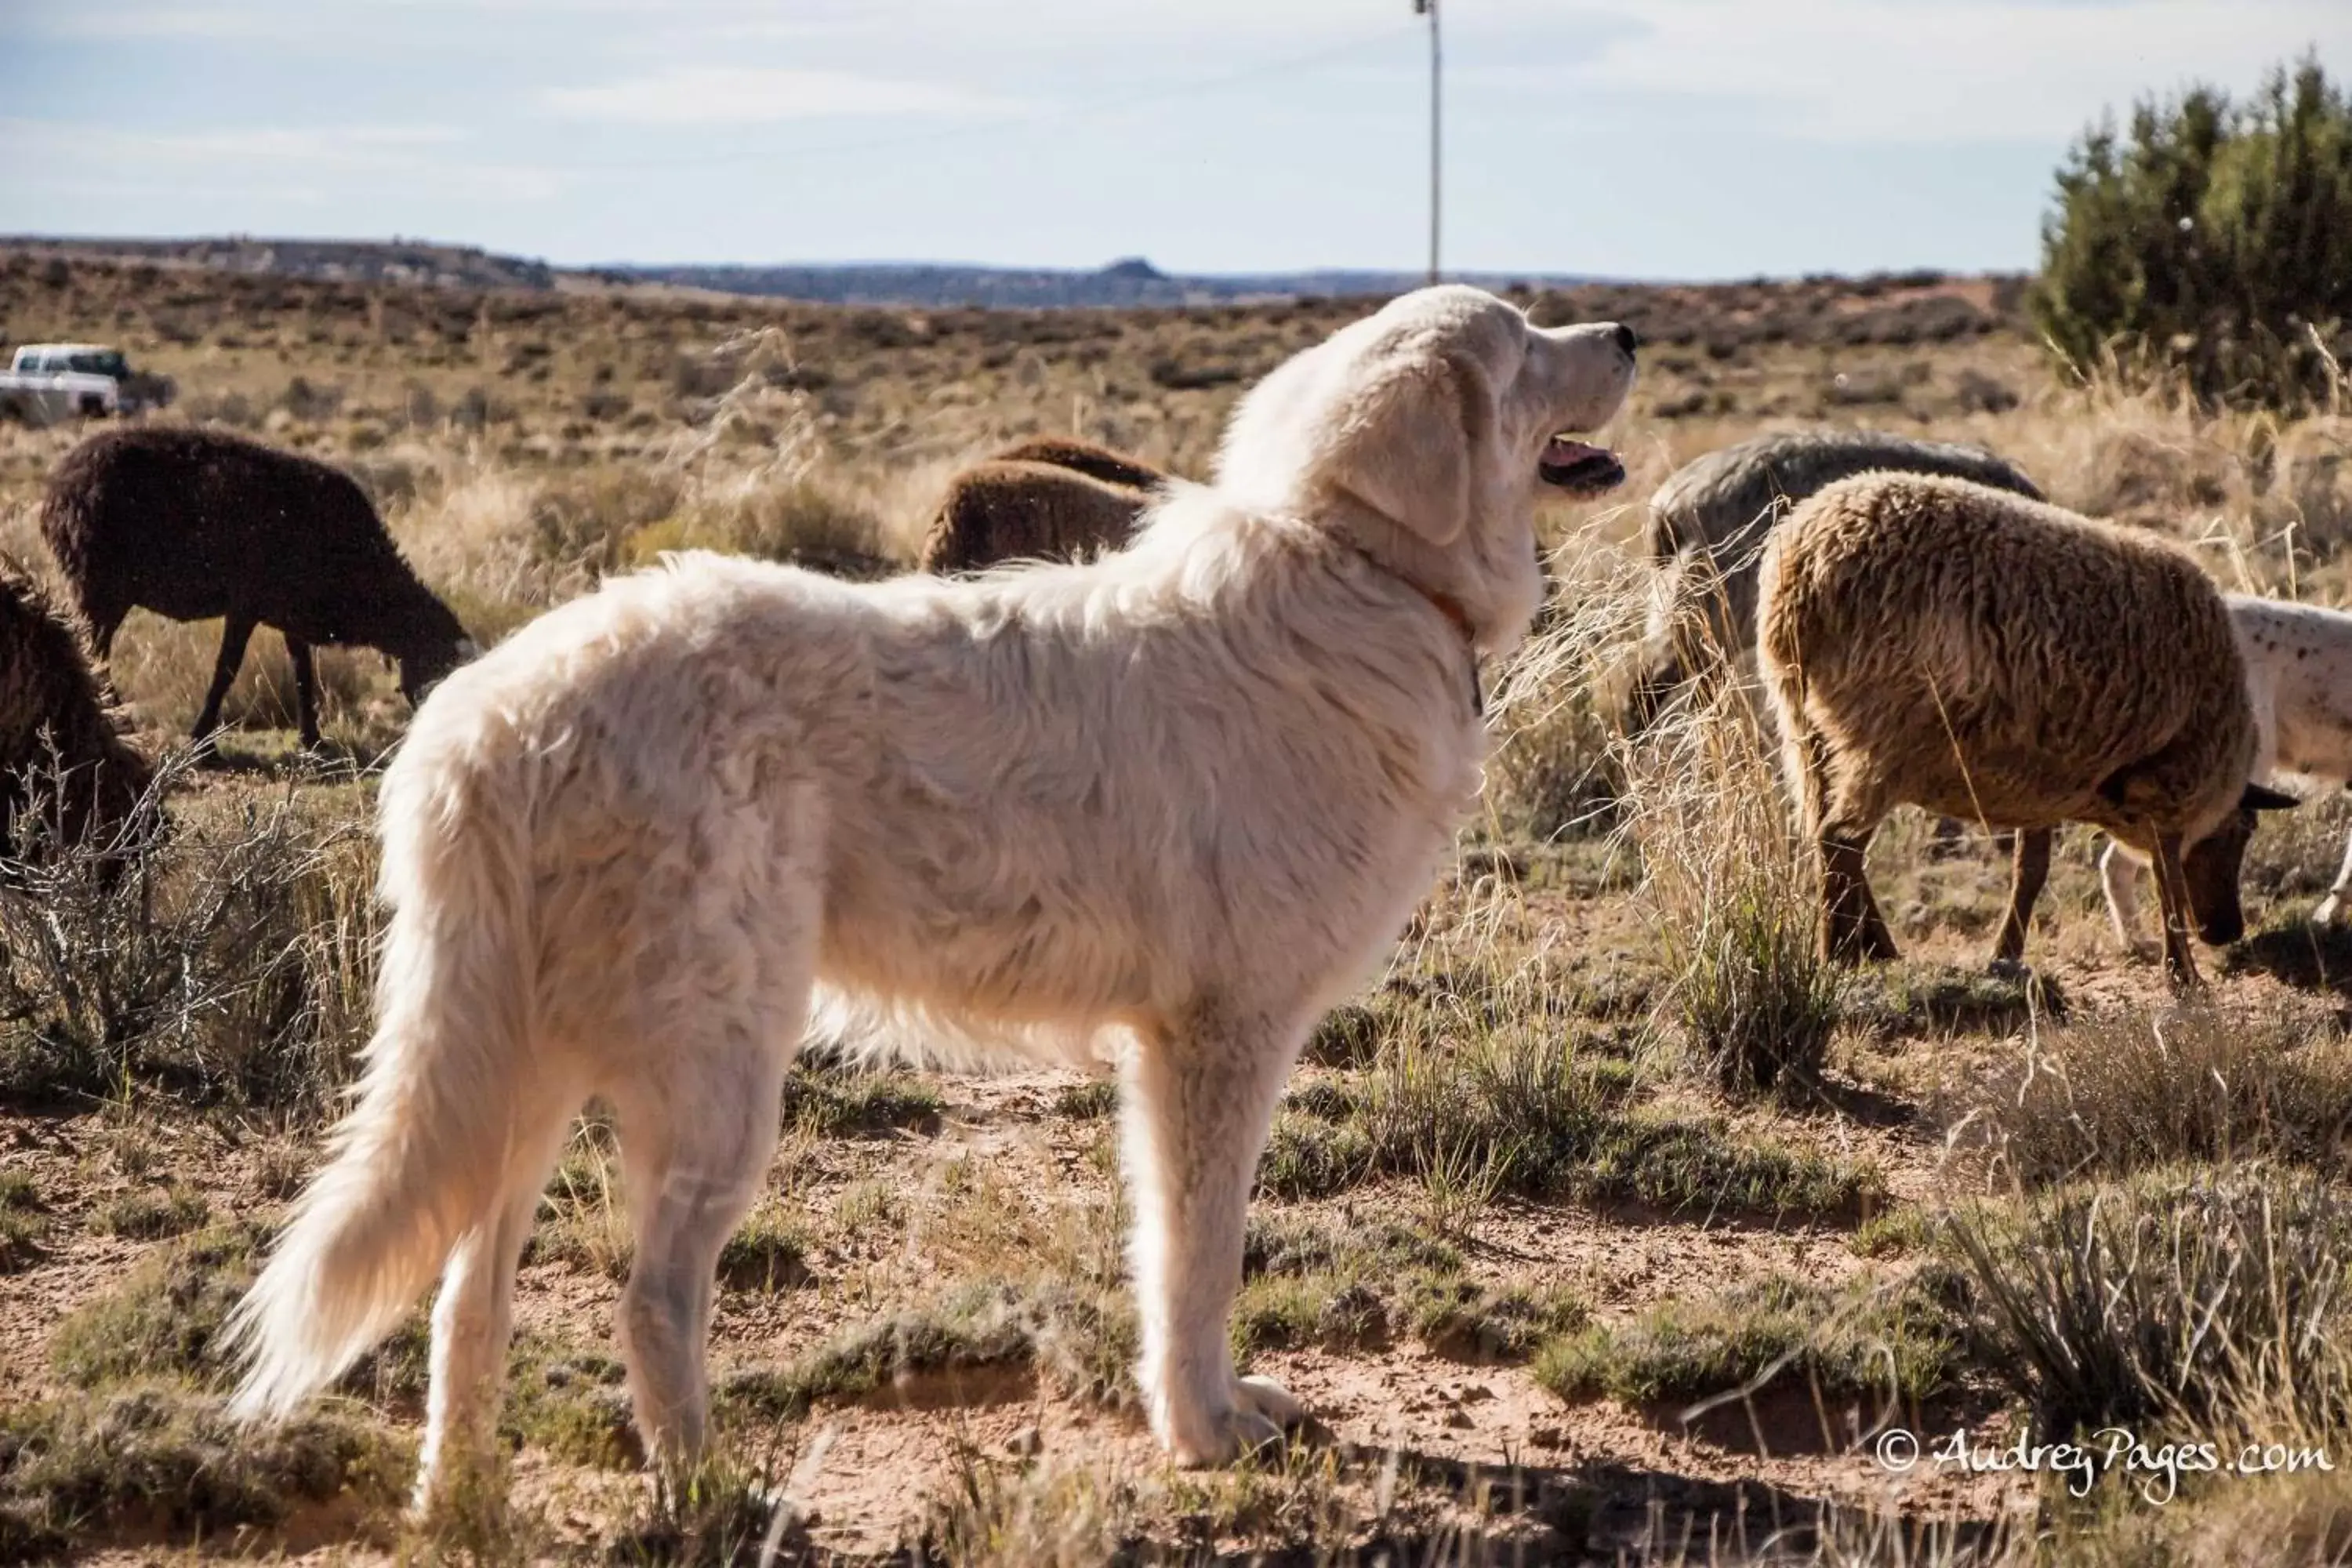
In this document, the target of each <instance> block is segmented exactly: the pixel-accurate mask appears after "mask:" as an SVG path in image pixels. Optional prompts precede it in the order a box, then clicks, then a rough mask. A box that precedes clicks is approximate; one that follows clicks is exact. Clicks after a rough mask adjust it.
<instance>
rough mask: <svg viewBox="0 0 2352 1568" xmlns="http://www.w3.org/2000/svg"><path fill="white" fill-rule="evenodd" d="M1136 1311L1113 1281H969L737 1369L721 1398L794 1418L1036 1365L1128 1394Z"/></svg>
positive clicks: (1114, 1398) (1103, 1399) (1081, 1384)
mask: <svg viewBox="0 0 2352 1568" xmlns="http://www.w3.org/2000/svg"><path fill="white" fill-rule="evenodd" d="M1135 1345H1136V1330H1135V1321H1134V1310H1133V1307H1132V1304H1131V1303H1130V1302H1129V1300H1127V1297H1126V1294H1125V1292H1124V1291H1123V1290H1121V1289H1118V1287H1116V1286H1115V1285H1102V1284H1069V1283H1065V1282H1061V1281H1057V1280H1050V1279H1032V1280H1023V1281H1008V1280H1003V1279H982V1280H974V1281H971V1282H967V1283H965V1284H962V1285H959V1286H957V1287H955V1288H954V1289H950V1290H948V1291H947V1292H945V1293H944V1294H942V1295H940V1296H939V1297H936V1298H934V1299H932V1300H928V1301H923V1302H919V1303H917V1304H915V1305H913V1306H910V1307H908V1308H905V1309H903V1310H898V1311H896V1312H891V1313H887V1314H885V1315H883V1316H881V1317H878V1318H874V1319H869V1320H868V1321H865V1322H862V1323H858V1324H855V1325H852V1326H851V1327H849V1328H847V1329H845V1330H844V1331H841V1332H840V1333H838V1334H836V1335H835V1336H834V1337H833V1338H832V1339H831V1340H829V1341H827V1342H825V1343H824V1344H822V1345H819V1346H817V1347H816V1348H815V1349H814V1350H812V1351H810V1352H808V1353H807V1354H806V1355H804V1356H803V1357H801V1358H800V1359H799V1360H798V1361H796V1362H794V1363H792V1364H791V1365H790V1366H787V1367H783V1368H780V1369H775V1368H762V1369H754V1370H750V1371H745V1372H740V1373H736V1374H734V1375H733V1376H732V1377H730V1378H728V1379H727V1380H726V1381H725V1382H724V1383H723V1384H721V1385H720V1387H719V1404H720V1405H721V1406H722V1407H728V1406H731V1407H733V1408H734V1409H736V1410H738V1411H742V1412H747V1413H751V1414H753V1415H760V1416H764V1417H766V1418H769V1419H772V1420H782V1421H798V1420H801V1419H802V1418H803V1417H805V1416H806V1415H808V1413H809V1412H810V1411H811V1410H812V1409H814V1407H815V1406H816V1405H820V1404H822V1403H824V1402H825V1401H828V1400H837V1399H857V1398H863V1397H865V1396H866V1395H868V1394H878V1393H880V1392H881V1391H883V1390H885V1389H887V1388H889V1387H891V1386H892V1385H893V1384H906V1383H908V1382H910V1381H912V1380H915V1379H918V1378H921V1377H926V1376H942V1375H944V1376H952V1375H953V1374H955V1373H979V1372H986V1371H1000V1372H1035V1373H1039V1374H1041V1375H1043V1376H1045V1378H1047V1379H1049V1380H1050V1381H1051V1382H1052V1383H1053V1384H1055V1386H1056V1387H1058V1388H1060V1389H1062V1390H1063V1391H1064V1392H1065V1393H1067V1394H1072V1395H1074V1396H1076V1397H1079V1398H1084V1399H1088V1400H1092V1401H1095V1402H1097V1403H1101V1404H1119V1403H1122V1402H1124V1400H1125V1398H1126V1391H1127V1381H1128V1368H1129V1365H1130V1364H1131V1363H1132V1362H1133V1361H1134V1357H1135Z"/></svg>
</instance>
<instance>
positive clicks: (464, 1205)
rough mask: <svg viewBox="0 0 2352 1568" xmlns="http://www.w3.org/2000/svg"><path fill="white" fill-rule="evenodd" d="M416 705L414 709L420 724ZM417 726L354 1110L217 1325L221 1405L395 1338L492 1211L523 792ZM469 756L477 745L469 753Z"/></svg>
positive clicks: (507, 1058)
mask: <svg viewBox="0 0 2352 1568" xmlns="http://www.w3.org/2000/svg"><path fill="white" fill-rule="evenodd" d="M427 719H428V715H427V714H424V713H421V714H420V715H419V721H420V725H423V724H424V723H425V722H426V721H427ZM449 738H452V737H447V736H446V734H445V735H436V736H432V737H427V736H425V735H421V734H418V733H416V732H415V731H412V733H411V736H410V739H409V744H408V746H407V748H406V749H404V752H403V753H402V755H401V756H400V758H399V759H398V760H397V761H396V762H395V763H394V766H393V768H392V770H391V773H389V774H388V775H387V777H386V779H385V782H384V789H383V807H382V823H383V846H384V860H383V894H384V896H385V898H386V900H388V901H389V902H390V903H391V904H392V906H393V913H392V918H391V924H390V929H389V931H387V933H386V937H385V942H384V947H383V964H382V968H381V970H380V972H379V975H378V979H377V984H376V1029H375V1034H374V1037H373V1038H372V1039H371V1040H370V1041H369V1043H368V1046H367V1048H366V1051H365V1053H364V1058H363V1059H364V1060H365V1063H366V1068H365V1071H364V1073H363V1074H362V1078H361V1081H360V1084H359V1089H358V1103H357V1105H356V1106H354V1107H353V1109H352V1111H351V1112H350V1114H349V1115H348V1116H346V1117H345V1118H344V1119H343V1121H342V1123H341V1125H340V1126H339V1127H338V1128H337V1129H336V1130H335V1132H334V1135H333V1138H332V1140H331V1144H330V1158H329V1161H328V1163H327V1164H326V1165H325V1167H324V1168H323V1169H321V1170H320V1172H319V1173H318V1174H317V1175H316V1176H314V1177H313V1178H312V1179H311V1182H310V1185H309V1187H308V1188H306V1189H305V1190H304V1192H303V1194H302V1195H301V1196H300V1198H299V1199H298V1200H297V1201H296V1203H295V1205H294V1211H293V1215H292V1218H291V1219H290V1221H289V1224H288V1225H287V1227H286V1230H285V1232H284V1234H283V1235H282V1236H281V1237H279V1239H278V1244H277V1246H276V1247H275V1248H274V1250H273V1251H272V1252H271V1254H270V1257H269V1260H268V1265H267V1266H266V1267H265V1268H263V1269H262V1271H261V1276H260V1278H259V1279H257V1280H256V1281H255V1282H254V1284H253V1288H252V1289H251V1290H249V1291H248V1292H247V1295H246V1297H245V1300H243V1301H241V1302H240V1303H238V1305H237V1307H236V1311H235V1312H234V1313H233V1314H232V1316H231V1318H230V1320H229V1324H228V1333H229V1337H230V1342H231V1343H232V1344H233V1345H234V1346H235V1348H236V1352H237V1354H238V1355H239V1357H240V1359H241V1360H242V1362H243V1365H244V1376H243V1379H242V1381H241V1383H240V1384H239V1386H238V1388H237V1392H236V1397H235V1400H234V1402H233V1403H232V1405H231V1409H232V1410H233V1411H234V1412H235V1413H236V1415H239V1416H240V1417H242V1418H246V1419H256V1418H266V1417H271V1416H277V1415H285V1414H287V1413H288V1412H289V1411H291V1410H292V1409H293V1408H294V1407H295V1406H297V1405H299V1404H300V1403H301V1402H302V1401H303V1400H304V1399H305V1398H307V1397H308V1396H309V1395H310V1394H314V1393H316V1392H317V1391H318V1390H319V1389H320V1388H322V1387H324V1386H325V1385H326V1384H328V1383H330V1382H331V1381H332V1380H333V1379H335V1378H336V1377H337V1376H339V1375H341V1373H343V1372H344V1371H345V1370H346V1369H347V1368H348V1367H350V1365H351V1364H352V1363H353V1362H354V1361H356V1360H358V1359H359V1357H360V1356H361V1355H362V1354H363V1353H365V1352H367V1350H368V1349H369V1348H370V1347H372V1346H373V1344H374V1343H375V1342H377V1341H378V1340H380V1339H382V1338H383V1335H384V1334H386V1333H387V1332H389V1331H391V1330H392V1328H393V1327H394V1324H396V1323H397V1322H398V1321H399V1320H400V1318H401V1317H402V1315H403V1314H404V1312H405V1311H406V1310H408V1308H409V1306H410V1305H411V1303H413V1302H414V1301H415V1299H416V1297H417V1296H418V1294H419V1293H420V1292H422V1291H423V1289H425V1286H426V1285H427V1284H428V1283H430V1282H431V1280H432V1279H433V1278H434V1276H435V1275H436V1274H438V1273H439V1272H440V1270H441V1268H442V1266H443V1264H444V1263H446V1261H447V1259H448V1257H449V1254H450V1252H451V1251H452V1250H453V1249H454V1248H455V1247H456V1246H457V1242H458V1241H459V1239H460V1238H462V1237H464V1236H465V1235H466V1234H467V1232H468V1231H470V1230H472V1229H473V1228H474V1227H476V1226H481V1225H486V1224H494V1223H495V1222H496V1219H497V1216H498V1215H499V1210H500V1208H501V1206H502V1205H503V1204H504V1202H505V1193H504V1189H505V1187H506V1185H507V1184H508V1180H509V1165H510V1163H511V1156H510V1152H511V1150H512V1149H513V1147H514V1145H515V1142H516V1138H517V1135H518V1134H519V1133H520V1132H521V1131H525V1130H523V1129H520V1128H519V1127H517V1126H516V1125H515V1121H514V1119H515V1117H516V1116H517V1115H518V1114H519V1113H520V1111H521V1110H522V1108H523V1107H525V1106H528V1105H530V1104H531V1103H533V1102H534V1101H535V1100H538V1099H539V1098H540V1097H538V1096H535V1095H533V1094H531V1093H530V1085H529V1083H528V1081H527V1080H528V1079H529V1077H530V1074H531V1072H532V1063H531V1054H532V1053H531V1018H530V1007H531V1002H530V998H531V993H532V984H533V982H532V975H533V971H534V963H533V950H534V945H535V944H534V941H533V937H532V933H531V925H532V911H531V910H530V895H529V889H530V880H529V861H528V842H527V826H528V820H529V818H528V813H529V805H528V791H527V790H522V789H516V788H514V787H511V784H509V782H507V781H502V780H499V779H498V778H495V777H490V776H486V775H487V773H489V772H491V771H492V770H488V769H486V768H484V767H483V766H481V765H480V757H479V754H478V752H475V751H474V748H470V747H467V746H464V745H447V744H436V743H433V742H438V741H442V740H445V739H449ZM468 752H474V754H472V755H468Z"/></svg>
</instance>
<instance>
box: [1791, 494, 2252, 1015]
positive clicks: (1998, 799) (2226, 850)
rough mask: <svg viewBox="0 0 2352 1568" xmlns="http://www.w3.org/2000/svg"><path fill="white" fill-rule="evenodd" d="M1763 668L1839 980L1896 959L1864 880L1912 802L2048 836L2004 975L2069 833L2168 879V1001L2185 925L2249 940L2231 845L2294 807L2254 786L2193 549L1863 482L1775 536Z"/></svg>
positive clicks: (2216, 597)
mask: <svg viewBox="0 0 2352 1568" xmlns="http://www.w3.org/2000/svg"><path fill="white" fill-rule="evenodd" d="M1758 656H1759V661H1760V663H1761V665H1762V668H1763V675H1764V679H1765V684H1766V688H1767V690H1768V693H1769V696H1770V699H1771V701H1772V705H1773V710H1774V715H1775V717H1776V719H1777V720H1778V721H1779V724H1780V735H1781V738H1782V747H1783V753H1784V757H1785V761H1786V765H1787V769H1788V773H1789V775H1790V784H1791V785H1792V786H1793V787H1794V788H1795V789H1796V791H1797V793H1798V795H1799V796H1800V798H1801V803H1802V808H1803V813H1804V822H1805V830H1806V833H1807V835H1808V836H1809V837H1811V838H1812V840H1813V841H1814V843H1815V844H1816V846H1817V847H1818V849H1819V852H1820V855H1821V863H1822V913H1823V927H1822V944H1823V948H1824V951H1825V952H1827V953H1828V955H1829V956H1831V957H1832V958H1833V959H1837V960H1840V961H1845V962H1851V961H1853V960H1855V959H1886V958H1892V957H1894V956H1895V941H1894V938H1893V937H1892V936H1891V935H1890V934H1889V933H1888V931H1887V929H1886V922H1885V919H1884V918H1883V917H1882V916H1881V915H1880V913H1879V910H1878V905H1877V901H1876V900H1874V899H1873V898H1872V896H1871V892H1870V885H1869V883H1868V881H1867V880H1866V879H1865V878H1864V868H1863V858H1864V852H1865V851H1866V850H1867V849H1868V847H1869V845H1870V839H1871V836H1872V834H1873V833H1874V832H1875V831H1876V829H1877V826H1878V824H1879V822H1880V820H1881V819H1882V818H1884V817H1885V815H1886V813H1887V811H1888V810H1890V809H1891V808H1892V807H1894V806H1895V805H1899V804H1902V803H1906V802H1908V803H1911V804H1913V805H1921V806H1925V807H1927V809H1928V810H1930V811H1937V812H1942V813H1944V814H1945V815H1946V816H1955V817H1959V818H1962V819H1964V820H1969V821H1975V822H1981V823H1984V824H1986V825H1987V826H1995V827H2010V828H2017V829H2021V830H2024V829H2031V830H2033V831H2021V832H2020V833H2019V834H2018V840H2017V849H2016V875H2015V881H2014V884H2013V886H2012V887H2011V899H2010V910H2009V915H2008V919H2007V921H2005V922H2004V924H2003V926H2002V930H2001V934H2000V944H1999V947H1998V949H1997V950H1996V955H1995V963H1996V964H1999V965H2003V966H2006V965H2010V964H2014V963H2016V961H2017V959H2018V958H2019V957H2020V955H2021V953H2022V952H2023V949H2024V942H2025V926H2026V921H2027V920H2028V918H2029V917H2030V916H2031V914H2032V908H2033V903H2034V900H2036V899H2037V898H2038V897H2039V896H2040V894H2041V890H2042V881H2043V879H2044V878H2045V877H2046V876H2047V874H2048V871H2049V852H2050V833H2049V831H2048V830H2049V828H2050V827H2051V826H2053V824H2056V823H2058V822H2062V821H2065V822H2086V823H2090V824H2093V825H2095V826H2099V827H2103V828H2105V829H2106V830H2107V832H2108V833H2110V834H2112V835H2113V836H2114V837H2116V840H2117V841H2118V842H2120V843H2123V844H2126V845H2128V846H2130V847H2132V848H2133V850H2134V851H2135V852H2136V853H2137V854H2139V855H2142V856H2146V857H2149V858H2153V860H2154V862H2155V864H2156V868H2157V887H2158V895H2159V897H2160V899H2161V900H2162V903H2163V909H2164V925H2165V961H2166V968H2167V970H2168V973H2169V974H2170V976H2171V978H2172V979H2173V981H2174V982H2175V983H2176V984H2181V985H2190V984H2195V983H2196V979H2197V970H2196V963H2195V961H2194V959H2193V957H2192V956H2191V953H2190V951H2189V940H2188V932H2189V917H2190V915H2191V913H2192V912H2193V913H2194V914H2195V916H2196V918H2197V919H2198V921H2199V923H2200V934H2201V935H2202V936H2203V937H2204V939H2205V940H2206V941H2207V942H2211V943H2214V944H2216V945H2219V944H2221V943H2224V942H2232V941H2235V940H2236V939H2237V937H2238V936H2239V934H2240V933H2241V932H2242V931H2243V928H2244V921H2243V916H2242V913H2241V911H2240V910H2239V906H2238V889H2237V882H2236V878H2235V876H2234V874H2233V873H2234V870H2235V867H2236V860H2237V857H2236V854H2235V853H2234V836H2235V835H2239V834H2242V833H2244V832H2247V831H2250V830H2251V827H2252V816H2251V813H2252V811H2253V810H2255V809H2260V808H2263V807H2265V806H2269V805H2280V804H2285V803H2286V802H2285V797H2284V796H2280V795H2272V794H2270V792H2268V791H2265V790H2262V789H2260V788H2257V787H2250V785H2249V784H2248V777H2249V774H2250V773H2251V770H2252V767H2253V764H2254V761H2255V725H2254V718H2253V714H2252V709H2251V707H2250V705H2249V703H2248V700H2247V697H2246V676H2245V666H2244V662H2243V661H2242V658H2240V657H2239V652H2238V646H2237V639H2236V636H2235V634H2234V633H2233V632H2232V630H2231V621H2230V613H2229V610H2228V607H2227V606H2226V605H2224V604H2223V602H2222V598H2221V591H2220V590H2219V589H2218V588H2216V587H2215V586H2214V585H2213V583H2212V582H2211V580H2210V578H2208V577H2207V576H2206V575H2205V574H2204V572H2203V571H2202V570H2200V568H2199V566H2198V564H2197V562H2196V560H2195V559H2194V558H2193V557H2191V556H2190V555H2189V552H2187V551H2186V550H2183V549H2181V548H2180V547H2179V546H2178V545H2176V544H2173V543H2171V542H2168V541H2165V540H2162V539H2158V538H2157V537H2155V536H2153V535H2151V534H2149V533H2147V532H2145V531H2137V530H2132V529H2126V528H2124V527H2121V526H2118V525H2116V524H2113V523H2106V522H2095V521H2091V520H2089V519H2087V518H2081V517H2076V516H2074V514H2073V513H2070V512H2066V511H2063V510H2060V509H2058V508H2056V507H2053V506H2048V505H2045V504H2042V503H2041V502H2038V501H2031V500H2024V499H2022V498H2021V497H2018V496H2014V495H2011V494H2008V493H2006V492H2003V491H2000V490H1995V489H1990V488H1988V487H1986V486H1982V485H1978V484H1972V483H1969V481H1967V480H1964V479H1943V478H1927V477H1922V476H1915V475H1902V474H1886V473H1878V474H1865V475H1864V476H1862V477H1860V478H1858V479H1847V480H1843V481H1842V482H1840V483H1838V484H1835V485H1832V486H1831V487H1829V488H1828V489H1824V490H1822V491H1821V492H1820V494H1818V495H1816V496H1815V497H1814V498H1813V499H1812V500H1811V501H1809V502H1807V503H1806V504H1805V505H1804V506H1803V507H1801V508H1800V509H1799V510H1798V511H1797V512H1796V513H1795V514H1794V515H1793V516H1792V517H1790V519H1789V521H1786V522H1784V523H1782V524H1781V525H1780V527H1779V528H1778V529H1776V530H1775V531H1773V534H1772V538H1771V542H1769V544H1768V545H1767V546H1766V547H1765V552H1764V559H1763V564H1762V568H1761V572H1760V582H1759V627H1758ZM2184 850H2185V851H2186V852H2187V861H2186V863H2185V864H2184V860H2183V852H2184Z"/></svg>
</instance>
